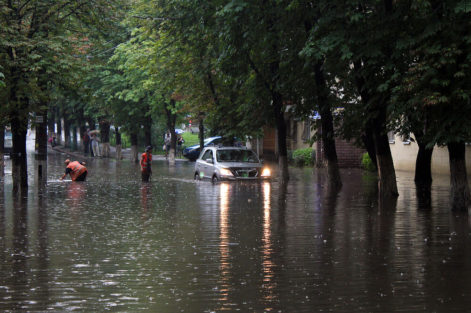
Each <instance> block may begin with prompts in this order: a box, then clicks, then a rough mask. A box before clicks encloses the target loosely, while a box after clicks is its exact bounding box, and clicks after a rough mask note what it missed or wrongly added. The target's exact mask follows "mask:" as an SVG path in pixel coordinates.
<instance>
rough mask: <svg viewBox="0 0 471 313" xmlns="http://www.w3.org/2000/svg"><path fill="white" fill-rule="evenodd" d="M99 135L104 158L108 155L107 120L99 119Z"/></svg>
mask: <svg viewBox="0 0 471 313" xmlns="http://www.w3.org/2000/svg"><path fill="white" fill-rule="evenodd" d="M100 137H101V142H102V148H103V153H102V156H103V157H105V158H109V157H110V123H109V122H108V121H105V120H102V121H100Z"/></svg>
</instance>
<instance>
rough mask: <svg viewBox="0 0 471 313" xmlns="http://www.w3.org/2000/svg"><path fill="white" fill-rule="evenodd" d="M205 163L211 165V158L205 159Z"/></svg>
mask: <svg viewBox="0 0 471 313" xmlns="http://www.w3.org/2000/svg"><path fill="white" fill-rule="evenodd" d="M205 161H206V162H208V163H213V159H211V158H207V159H206V160H205Z"/></svg>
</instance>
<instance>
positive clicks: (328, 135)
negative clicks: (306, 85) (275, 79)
mask: <svg viewBox="0 0 471 313" xmlns="http://www.w3.org/2000/svg"><path fill="white" fill-rule="evenodd" d="M314 76H315V80H316V87H317V102H318V105H319V114H320V115H321V127H322V132H321V134H322V143H323V145H324V155H325V159H326V161H327V179H328V184H329V186H330V189H333V190H336V189H338V188H340V187H341V186H342V180H341V178H340V170H339V162H338V158H337V150H336V147H335V132H334V122H333V117H332V109H331V105H330V103H329V100H328V90H327V85H326V81H325V76H324V71H323V62H322V61H319V62H317V63H316V65H315V66H314Z"/></svg>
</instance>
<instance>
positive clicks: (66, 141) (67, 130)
mask: <svg viewBox="0 0 471 313" xmlns="http://www.w3.org/2000/svg"><path fill="white" fill-rule="evenodd" d="M70 141H71V140H70V121H69V119H68V118H67V117H65V116H64V147H65V148H70Z"/></svg>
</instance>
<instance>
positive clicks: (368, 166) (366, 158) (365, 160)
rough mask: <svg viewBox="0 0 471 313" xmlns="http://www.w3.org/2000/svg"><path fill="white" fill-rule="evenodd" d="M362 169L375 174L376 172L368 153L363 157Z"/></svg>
mask: <svg viewBox="0 0 471 313" xmlns="http://www.w3.org/2000/svg"><path fill="white" fill-rule="evenodd" d="M361 167H362V168H363V169H365V170H367V171H370V172H374V171H376V166H375V165H374V164H373V162H372V161H371V159H370V156H369V155H368V153H363V155H362V157H361Z"/></svg>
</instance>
